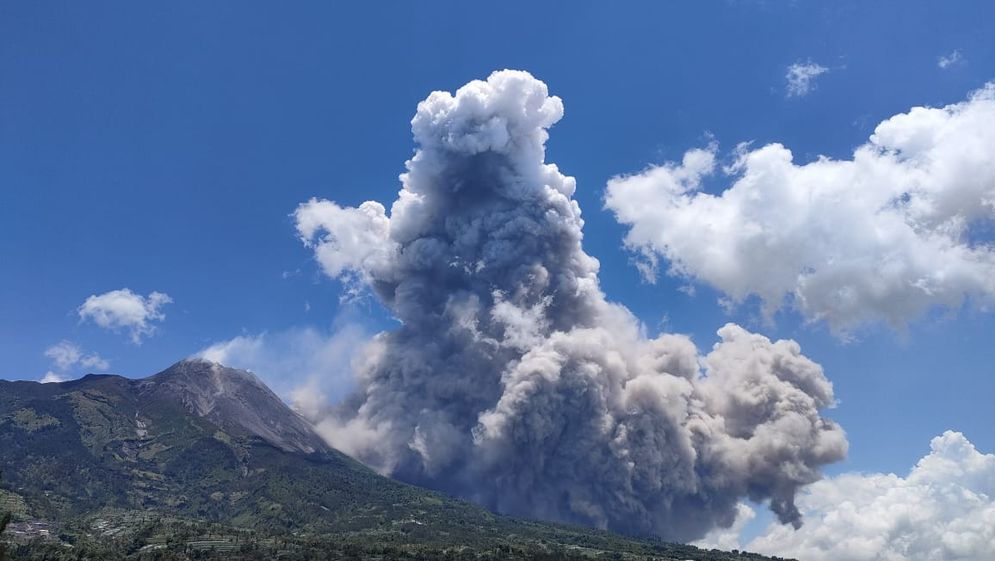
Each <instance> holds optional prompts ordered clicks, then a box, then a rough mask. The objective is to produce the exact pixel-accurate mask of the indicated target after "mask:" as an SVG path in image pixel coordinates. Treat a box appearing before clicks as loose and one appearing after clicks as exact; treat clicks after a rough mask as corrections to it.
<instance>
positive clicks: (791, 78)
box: [784, 61, 829, 97]
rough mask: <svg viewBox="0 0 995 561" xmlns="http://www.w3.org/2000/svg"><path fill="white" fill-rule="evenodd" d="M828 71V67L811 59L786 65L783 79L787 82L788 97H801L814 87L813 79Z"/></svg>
mask: <svg viewBox="0 0 995 561" xmlns="http://www.w3.org/2000/svg"><path fill="white" fill-rule="evenodd" d="M826 72H829V69H828V68H826V67H825V66H822V65H821V64H816V63H814V62H812V61H808V62H796V63H794V64H792V65H791V66H789V67H788V71H787V73H786V74H785V75H784V79H785V81H786V82H787V93H788V97H803V96H806V95H808V93H809V92H811V91H812V90H814V89H815V79H816V78H818V77H819V76H821V75H823V74H825V73H826Z"/></svg>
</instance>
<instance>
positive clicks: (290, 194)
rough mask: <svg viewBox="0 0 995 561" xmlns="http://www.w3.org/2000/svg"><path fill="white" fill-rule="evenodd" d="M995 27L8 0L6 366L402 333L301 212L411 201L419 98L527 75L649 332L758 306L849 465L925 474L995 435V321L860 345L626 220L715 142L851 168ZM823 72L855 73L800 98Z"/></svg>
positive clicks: (803, 11) (761, 326)
mask: <svg viewBox="0 0 995 561" xmlns="http://www.w3.org/2000/svg"><path fill="white" fill-rule="evenodd" d="M992 21H995V6H993V5H992V4H991V3H988V2H957V3H952V2H948V3H937V2H909V3H905V2H903V3H898V2H877V3H873V4H867V3H862V2H833V3H817V2H806V1H798V2H791V3H778V2H749V1H743V2H731V1H730V2H711V3H691V2H687V3H644V4H638V5H630V6H628V7H626V8H625V9H620V8H618V6H617V5H615V4H611V3H593V2H591V3H589V2H575V3H570V4H569V6H567V5H553V4H550V5H545V6H537V5H535V4H534V3H531V2H502V3H499V4H498V5H495V4H488V5H484V4H475V3H464V2H437V3H413V2H412V3H396V4H392V3H364V4H359V3H357V4H355V5H353V6H344V5H339V4H335V5H333V4H332V3H325V2H316V3H307V4H305V3H301V4H296V5H294V6H293V7H287V6H285V5H281V6H277V5H274V4H265V3H246V2H211V3H200V2H197V3H195V2H181V3H171V4H168V5H166V4H162V5H155V6H150V5H140V4H136V3H124V2H118V3H107V2H100V3H87V4H85V5H84V4H73V3H5V4H3V5H2V6H0V269H2V274H0V355H2V356H3V357H4V358H5V360H4V361H3V365H2V367H0V377H4V378H13V379H38V378H40V377H41V376H42V375H43V374H44V373H45V372H46V371H48V370H51V369H52V360H51V359H50V358H49V357H46V356H45V350H46V349H48V348H49V347H51V346H52V345H54V344H56V343H58V342H60V341H62V340H67V341H71V342H74V343H76V344H78V345H79V346H80V347H81V348H82V349H84V350H85V351H88V352H95V353H99V355H100V356H101V357H103V358H104V359H106V360H108V361H109V362H110V363H111V366H110V371H112V372H116V373H121V374H124V375H128V376H144V375H147V374H151V373H154V372H156V371H158V370H161V369H162V368H164V367H166V366H168V365H169V364H171V363H172V362H174V361H175V360H177V359H179V358H181V357H184V356H188V355H191V354H193V353H196V352H197V351H199V350H201V349H203V348H205V347H207V346H209V345H211V344H212V343H216V342H219V341H224V340H228V339H231V338H232V337H235V336H238V335H242V334H249V335H251V334H258V333H261V332H269V333H280V332H285V331H287V330H293V329H304V328H308V327H310V328H313V329H316V330H318V331H319V332H329V331H330V330H332V329H333V322H338V323H337V324H336V328H338V327H341V325H342V323H343V322H355V323H357V324H360V325H362V326H364V327H363V329H365V330H367V331H373V330H377V329H380V328H384V327H387V326H389V325H390V320H389V319H388V318H387V317H385V314H384V313H383V311H382V310H380V309H379V308H378V307H376V306H375V305H373V304H363V305H360V306H358V307H356V309H352V310H350V311H348V314H347V319H342V318H343V317H345V316H343V315H342V314H341V313H340V310H339V307H340V304H339V301H340V296H341V289H342V286H341V285H340V284H339V283H337V282H334V281H331V280H328V279H326V278H325V277H324V276H323V275H322V274H321V273H320V270H319V268H318V267H317V265H316V264H315V263H314V259H313V256H312V253H311V252H310V251H309V250H308V249H306V248H305V247H303V246H302V245H301V243H300V242H299V241H298V240H297V239H296V234H295V230H294V222H293V218H292V217H291V213H292V212H293V211H294V209H295V208H296V207H297V205H298V204H300V203H302V202H304V201H306V200H308V199H309V198H311V197H314V196H319V197H324V198H328V199H332V200H334V201H336V202H338V203H340V204H343V205H348V206H354V205H358V204H359V203H361V202H363V201H365V200H368V199H372V200H379V201H382V202H384V203H389V202H390V201H392V200H393V199H394V198H395V194H396V192H397V190H398V188H399V183H398V180H397V176H398V174H399V173H400V172H402V171H403V163H404V161H405V160H406V159H407V158H408V157H410V155H411V154H412V149H413V144H412V140H411V132H410V124H409V122H410V119H411V117H412V115H413V114H414V110H415V106H416V104H417V103H418V102H419V101H420V100H422V99H423V98H424V97H425V96H426V95H427V94H428V93H429V92H431V91H433V90H439V89H443V90H449V91H452V90H454V89H455V88H458V87H459V86H460V85H462V84H464V83H466V82H467V81H469V80H472V79H476V78H484V77H486V76H487V75H488V74H489V73H490V72H491V71H493V70H497V69H502V68H517V69H523V70H527V71H529V72H531V73H532V74H533V75H535V76H536V77H537V78H539V79H541V80H543V81H544V82H545V83H546V84H548V85H549V88H550V91H551V93H553V94H555V95H558V96H559V97H561V98H562V99H563V101H564V105H565V108H566V112H565V116H564V118H563V119H562V121H560V122H559V123H558V124H557V125H556V126H555V127H554V128H553V129H552V131H551V138H550V141H549V143H548V152H547V161H551V162H555V163H557V165H559V167H560V169H561V170H563V172H564V173H566V174H569V175H572V176H574V177H576V179H577V183H578V191H577V194H576V199H577V201H578V202H579V204H580V205H581V208H582V209H583V211H584V219H585V221H586V225H585V241H584V244H585V249H586V250H587V252H589V253H590V254H592V255H594V256H595V257H597V258H598V259H599V260H600V261H601V281H602V284H603V288H604V290H605V292H606V293H607V295H608V297H609V298H610V299H612V300H615V301H618V302H621V303H623V304H625V305H626V306H627V307H629V308H630V309H631V310H633V312H635V313H636V315H637V316H638V317H639V318H640V319H642V321H643V322H644V323H645V324H646V326H647V328H648V329H649V331H651V332H656V331H659V330H662V329H665V330H667V331H676V332H681V333H688V334H691V335H692V336H693V337H694V339H695V340H696V341H697V342H698V344H699V346H702V347H708V346H710V345H711V344H712V343H713V342H714V341H715V335H714V332H715V330H716V329H717V328H718V327H719V326H721V325H722V324H723V323H725V322H726V321H736V322H738V323H741V324H743V325H746V326H748V327H750V328H751V329H752V330H754V331H759V332H761V333H763V334H765V335H768V336H770V337H771V338H785V337H790V338H794V339H795V340H797V341H798V342H800V343H801V345H802V349H803V351H804V352H805V354H806V355H807V356H809V357H811V358H812V359H814V360H816V361H817V362H819V363H820V364H822V365H823V367H824V368H825V370H826V373H827V375H828V377H829V378H830V379H831V380H832V381H833V383H834V384H835V387H836V396H837V398H838V399H839V400H840V404H839V406H838V407H837V408H836V409H835V410H833V411H831V412H830V416H831V417H832V418H833V419H835V420H837V421H838V422H840V424H841V425H842V426H843V427H844V429H845V430H846V431H847V434H848V437H849V440H850V455H849V458H848V459H847V460H846V461H845V462H843V463H841V464H837V465H835V466H831V467H829V468H828V472H829V473H838V472H840V471H850V470H864V471H883V472H887V471H898V472H904V471H906V470H907V469H908V468H909V466H911V465H913V464H914V463H915V461H916V460H917V459H918V458H919V457H921V456H922V455H923V454H924V453H925V452H926V451H927V450H928V447H927V445H928V442H929V439H930V438H932V437H934V436H936V435H938V434H941V433H942V432H943V431H944V430H947V429H954V430H958V431H962V432H963V433H964V434H965V435H966V436H967V437H968V438H970V440H971V441H972V442H973V443H974V444H975V445H976V446H977V447H978V448H979V449H981V450H993V449H995V433H993V432H992V431H991V426H992V425H993V423H995V409H993V408H992V407H991V398H992V395H995V376H993V374H995V371H993V367H992V364H995V345H992V344H991V334H992V333H993V332H995V315H993V314H991V313H986V312H985V311H983V310H978V309H973V308H970V307H965V308H964V309H961V310H954V311H947V312H937V313H931V314H929V315H928V316H927V317H925V318H921V319H918V320H916V321H914V322H913V323H912V324H911V326H910V328H909V330H908V332H907V333H896V332H895V331H893V330H891V329H889V328H887V327H884V326H880V325H878V326H872V327H869V328H866V329H863V330H861V331H860V332H859V333H858V335H857V337H856V339H855V340H854V341H850V342H843V341H841V340H839V339H838V338H836V337H834V336H833V335H832V334H831V333H830V332H829V330H828V329H827V328H826V327H825V325H823V324H820V323H815V324H806V323H805V322H804V320H803V319H802V318H801V317H800V316H799V314H797V313H795V312H792V311H782V312H779V313H778V314H777V316H776V317H775V320H774V322H773V323H764V322H763V321H761V320H759V319H758V314H757V309H756V306H755V305H750V304H747V305H744V306H741V307H739V308H737V309H736V310H734V311H732V312H728V311H726V310H724V309H723V308H722V307H721V306H719V305H718V304H717V300H718V299H719V297H720V296H721V294H720V293H719V292H717V291H716V290H714V289H712V288H709V287H708V286H707V284H705V283H699V284H698V285H697V290H696V294H695V295H694V296H693V297H691V296H688V295H686V294H684V293H682V292H680V291H678V290H677V289H678V288H679V287H680V286H682V285H684V284H686V283H687V281H686V280H681V279H673V278H669V277H667V276H665V275H661V276H660V279H659V281H658V282H657V283H656V284H649V283H646V282H644V281H643V280H642V279H641V278H640V275H639V272H638V271H637V269H636V268H635V267H634V266H633V264H632V258H633V254H632V253H631V252H628V251H626V250H624V249H623V246H622V244H623V238H624V236H625V233H626V228H625V227H623V226H621V225H619V224H618V223H617V222H616V220H615V218H614V217H613V215H612V213H611V212H609V211H608V210H606V209H605V208H604V197H605V185H606V182H607V181H608V180H609V179H610V178H611V177H613V176H615V175H617V174H621V173H635V172H638V171H640V170H642V169H644V168H645V167H646V166H647V165H649V164H654V163H662V162H664V161H671V160H679V159H680V158H681V156H682V154H683V153H684V152H685V150H688V149H690V148H695V147H703V146H707V145H708V144H709V143H710V142H717V143H718V146H719V151H720V153H725V154H726V155H727V156H728V154H729V153H731V151H732V149H733V148H734V147H735V145H736V144H737V143H739V142H742V141H753V142H754V145H756V146H760V145H764V144H767V143H769V142H781V143H783V144H785V145H786V146H789V147H790V148H791V149H792V151H793V152H794V154H795V158H796V162H800V163H803V162H807V161H811V160H813V159H815V158H816V157H817V156H818V155H828V156H832V157H837V158H847V157H849V155H850V153H851V151H852V150H853V149H854V147H856V146H858V145H860V144H862V143H864V142H866V140H867V138H868V136H869V135H870V133H871V132H872V131H873V128H874V126H875V125H876V124H877V123H879V122H880V121H882V120H884V119H887V118H888V117H890V116H892V115H894V114H897V113H901V112H904V111H907V110H908V109H909V108H911V107H913V106H918V105H931V106H942V105H946V104H950V103H956V102H959V101H962V100H964V99H965V98H966V96H967V95H968V93H969V92H971V91H973V90H976V89H978V88H980V87H982V86H983V85H984V84H985V83H986V82H987V81H989V80H992V79H995V42H993V41H992V40H991V35H992V24H991V22H992ZM955 51H956V52H957V53H959V58H960V60H959V61H957V62H955V63H953V64H950V65H949V66H947V67H946V68H941V67H940V66H939V65H938V59H939V57H942V56H950V55H951V54H952V53H954V52H955ZM799 62H801V63H806V62H812V63H817V64H819V65H822V66H823V67H825V68H826V69H827V70H828V71H827V72H826V73H824V74H822V75H820V76H817V77H816V78H815V79H814V81H813V83H814V84H815V87H814V88H813V89H812V90H811V91H810V92H808V93H807V94H806V95H804V96H796V97H788V96H787V95H786V89H785V88H786V84H785V73H786V70H787V68H788V67H789V66H790V65H792V64H794V63H799ZM708 188H710V186H708V185H706V189H708ZM125 287H127V288H129V289H131V290H133V291H134V292H135V293H138V294H141V295H148V294H149V293H151V292H153V291H160V292H163V293H167V294H168V295H169V296H170V297H171V299H172V300H173V302H172V303H170V304H165V305H164V306H163V307H162V312H163V313H164V314H165V320H162V321H155V322H154V325H155V326H156V329H155V332H154V333H152V334H151V335H148V336H144V337H142V338H141V344H140V345H136V344H134V343H133V342H132V341H131V340H130V338H129V336H128V332H127V330H123V331H122V330H117V331H115V330H107V329H101V328H100V327H99V326H98V325H95V324H94V322H91V321H86V322H84V321H81V319H80V316H79V314H78V309H79V307H80V306H81V305H82V304H83V302H84V301H85V300H86V299H87V297H89V296H91V295H97V294H101V293H106V292H108V291H111V290H116V289H121V288H125ZM336 318H338V319H336ZM70 370H71V371H70V372H67V375H78V374H80V373H82V369H81V368H79V367H76V368H75V370H73V369H72V368H70Z"/></svg>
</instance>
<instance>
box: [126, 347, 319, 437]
mask: <svg viewBox="0 0 995 561" xmlns="http://www.w3.org/2000/svg"><path fill="white" fill-rule="evenodd" d="M139 384H140V390H141V391H142V393H148V394H151V393H154V394H157V395H161V396H163V395H164V394H167V395H170V394H171V395H172V397H174V398H176V399H179V400H180V401H181V402H182V403H183V404H184V406H186V408H187V410H188V411H190V412H191V413H193V414H195V415H197V416H199V417H203V418H206V419H207V420H209V421H210V422H212V423H213V424H215V425H217V426H218V427H219V428H221V429H222V430H224V431H225V432H228V433H230V434H233V435H246V434H247V435H254V436H258V437H260V438H262V439H263V440H265V441H266V442H268V443H270V444H272V445H273V446H276V447H277V448H280V449H281V450H284V451H288V452H303V453H305V454H311V453H315V452H328V451H330V450H331V449H330V448H329V446H328V445H327V444H325V442H324V441H323V440H322V439H321V437H319V436H318V435H317V434H316V433H315V432H314V429H313V428H312V427H311V424H310V423H309V422H307V421H306V420H305V419H304V418H302V417H301V416H300V415H298V414H297V413H295V412H294V411H293V410H292V409H290V408H289V407H287V405H286V404H285V403H284V402H283V401H282V400H281V399H280V398H279V397H278V396H277V395H276V394H274V393H273V392H272V390H270V389H269V388H268V387H267V386H266V384H264V383H263V382H262V380H260V379H259V378H257V377H256V375H255V374H252V373H251V372H248V371H246V370H237V369H234V368H228V367H226V366H224V365H221V364H217V363H214V362H210V361H207V360H203V359H186V360H182V361H180V362H177V363H176V364H174V365H172V366H170V367H169V368H167V369H166V370H163V371H162V372H160V373H158V374H156V375H154V376H151V377H149V378H146V379H144V380H142V381H141V382H139Z"/></svg>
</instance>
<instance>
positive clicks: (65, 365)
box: [40, 340, 110, 384]
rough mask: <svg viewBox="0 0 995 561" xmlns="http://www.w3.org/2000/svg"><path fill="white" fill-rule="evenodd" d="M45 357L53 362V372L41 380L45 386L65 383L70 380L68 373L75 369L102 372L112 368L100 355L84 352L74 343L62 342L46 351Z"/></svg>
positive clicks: (47, 373) (49, 372)
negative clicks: (52, 383)
mask: <svg viewBox="0 0 995 561" xmlns="http://www.w3.org/2000/svg"><path fill="white" fill-rule="evenodd" d="M45 356H46V357H48V358H49V359H50V360H51V361H52V370H49V371H48V372H46V373H45V375H44V376H43V377H42V378H41V380H40V382H42V383H43V384H45V383H50V382H64V381H66V380H67V379H69V376H68V375H67V372H68V371H69V370H72V369H75V368H82V369H85V370H89V371H93V370H96V371H101V370H107V369H108V368H110V362H108V361H107V360H106V359H105V358H103V357H101V356H100V355H99V354H97V353H94V352H86V351H84V350H83V349H82V348H81V347H80V346H79V345H78V344H76V343H73V342H72V341H66V340H62V341H59V342H58V343H56V344H54V345H52V346H51V347H49V348H47V349H45Z"/></svg>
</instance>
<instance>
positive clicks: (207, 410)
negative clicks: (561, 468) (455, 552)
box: [0, 359, 760, 561]
mask: <svg viewBox="0 0 995 561" xmlns="http://www.w3.org/2000/svg"><path fill="white" fill-rule="evenodd" d="M315 439H319V440H320V437H318V436H317V434H316V433H315V432H314V430H313V428H311V426H310V424H308V423H307V422H306V421H305V420H304V419H303V418H302V417H301V416H300V415H298V414H297V413H295V412H293V411H292V410H291V409H290V408H289V407H288V406H287V405H286V404H285V403H284V402H283V401H282V400H280V399H279V397H278V396H276V394H274V393H273V392H272V391H271V390H270V389H269V388H268V387H267V386H266V385H265V384H264V383H263V382H262V381H261V380H260V379H259V378H258V377H257V376H255V375H254V374H251V373H249V372H246V371H239V370H235V369H231V368H227V367H225V366H223V365H219V364H216V363H211V362H208V361H204V360H199V359H194V360H183V361H180V362H177V363H176V364H174V365H172V366H170V367H169V368H167V369H165V370H163V371H162V372H160V373H157V374H155V375H152V376H150V377H147V378H141V379H132V378H126V377H123V376H118V375H88V376H84V377H83V378H80V379H78V380H72V381H67V382H62V383H54V384H39V383H35V382H5V381H0V465H3V466H4V481H3V489H4V490H0V494H2V496H0V505H2V504H4V502H3V501H4V500H5V499H3V497H7V499H9V500H7V502H8V503H10V504H16V505H19V506H18V513H17V515H16V516H17V518H18V521H19V522H20V523H27V522H32V521H33V522H35V523H38V524H40V525H39V526H37V527H39V528H51V529H52V530H51V534H52V535H61V536H65V539H63V538H58V539H52V538H51V536H49V538H48V541H45V540H42V539H41V537H40V536H35V537H36V538H37V539H38V540H41V541H34V542H31V543H33V544H34V547H35V548H36V550H37V551H42V550H43V549H37V548H40V547H42V545H44V544H48V546H50V547H51V548H55V549H53V550H52V551H60V550H59V549H58V548H59V547H64V546H66V545H67V544H68V545H73V544H74V543H75V544H77V547H83V545H82V544H91V546H87V547H94V548H99V547H104V546H105V545H106V544H102V541H103V538H101V536H102V535H103V534H102V532H105V530H106V527H107V526H108V525H111V527H114V528H117V529H118V530H119V533H120V536H122V538H121V539H124V540H125V541H124V542H121V543H126V544H133V545H136V544H137V545H138V547H137V549H134V551H132V552H131V553H130V554H128V555H132V554H137V553H138V552H139V551H141V548H145V547H149V546H156V547H158V545H160V542H162V543H163V544H166V545H167V546H168V547H175V548H176V550H177V551H185V550H186V549H188V548H189V547H190V543H194V542H193V541H189V540H188V541H187V542H183V544H180V543H179V542H176V540H177V539H179V538H177V536H178V535H179V536H182V535H185V534H183V532H188V531H189V530H183V531H180V530H175V528H176V527H178V526H177V525H179V527H187V526H183V525H184V524H186V525H190V524H194V525H195V527H202V526H203V525H210V527H211V528H213V529H211V530H209V531H208V534H211V533H212V532H213V533H216V534H219V535H225V536H228V538H226V539H229V538H230V539H234V540H235V541H236V542H237V541H238V539H239V536H240V535H241V534H240V533H239V532H242V531H244V530H238V529H239V528H242V529H251V531H252V534H253V535H257V536H283V537H282V538H280V539H283V540H284V542H281V543H284V546H281V547H291V546H287V545H286V543H297V545H294V546H293V547H295V548H298V549H299V550H300V551H305V550H306V548H307V547H310V546H308V545H306V544H310V543H326V542H327V543H326V545H324V546H321V547H325V548H328V547H331V548H335V547H340V546H341V544H342V543H349V544H358V545H356V547H359V548H360V550H362V551H366V552H367V553H369V552H370V551H372V550H371V549H370V547H374V546H373V545H371V544H381V545H382V544H392V545H391V547H397V548H400V550H401V551H413V550H418V551H421V552H425V551H440V552H442V551H448V550H451V549H452V548H467V547H469V548H470V550H471V551H477V552H480V553H481V554H482V553H483V552H485V551H490V549H489V548H509V549H508V551H511V550H512V549H515V548H520V549H521V548H526V549H529V548H531V549H529V551H532V550H534V551H533V553H528V554H527V553H524V552H525V549H521V552H520V553H521V555H520V556H519V554H518V553H516V554H515V556H510V555H511V554H506V555H505V556H504V557H501V558H522V559H532V558H540V557H536V555H538V553H536V552H542V551H547V552H548V551H554V550H556V551H559V549H557V548H561V549H562V548H582V549H583V550H584V551H588V552H598V555H600V554H602V553H604V554H607V553H613V554H614V553H618V554H619V555H622V558H632V559H636V558H638V559H645V558H647V557H648V558H652V559H678V558H679V559H699V560H702V561H704V560H715V559H723V558H724V557H721V556H719V555H720V554H719V553H718V552H705V551H703V550H698V549H697V548H693V547H690V546H680V545H675V544H665V543H663V542H660V541H658V540H653V539H639V538H627V537H623V536H618V535H615V534H610V533H608V532H602V531H598V530H590V529H583V528H578V527H571V526H565V525H557V524H546V523H541V522H532V521H526V520H517V519H513V518H509V517H505V516H500V515H496V514H493V513H491V512H489V511H487V510H486V509H484V508H482V507H480V506H477V505H474V504H471V503H468V502H466V501H462V500H459V499H455V498H452V497H449V496H447V495H444V494H441V493H437V492H433V491H428V490H425V489H421V488H417V487H414V486H411V485H408V484H405V483H401V482H398V481H394V480H392V479H389V478H385V477H383V476H380V475H378V474H376V473H375V472H373V471H372V470H370V469H369V468H367V467H365V466H363V465H361V464H360V463H359V462H357V461H355V460H353V459H352V458H349V457H348V456H346V455H345V454H342V453H341V452H339V451H337V450H335V449H333V448H331V447H330V446H328V445H327V444H325V443H324V442H323V441H320V442H318V441H316V440H315ZM150 516H155V517H157V519H158V520H160V521H162V520H167V521H170V522H168V523H166V522H160V523H159V525H160V526H162V528H174V529H173V530H169V531H168V532H167V533H166V534H163V532H165V531H166V530H162V529H157V528H158V526H154V525H153V526H149V525H148V524H146V525H144V526H143V525H141V524H137V523H134V521H135V520H146V519H147V518H148V517H150ZM198 524H199V525H200V526H197V525H198ZM96 528H104V530H98V529H96ZM288 536H293V537H292V538H290V537H288ZM125 538H126V539H125ZM117 539H118V538H115V540H117ZM266 539H276V538H275V537H273V538H266ZM288 539H289V540H291V542H286V540H288ZM115 540H110V543H114V544H116V543H119V542H118V541H115ZM150 540H151V541H150ZM170 540H173V541H170ZM293 540H297V542H294V541H293ZM301 540H303V541H301ZM322 540H325V541H324V542H323V541H322ZM328 540H331V542H328ZM174 542H175V543H174ZM60 544H61V545H60ZM335 544H338V545H335ZM48 546H46V547H48ZM115 547H118V546H115ZM120 547H124V548H125V549H127V548H126V547H125V545H121V546H120ZM128 547H130V546H128ZM350 547H351V546H350ZM378 547H379V545H378ZM364 548H365V549H364ZM432 548H435V549H432ZM319 549H320V548H319ZM115 551H116V550H115ZM295 551H296V550H295ZM515 551H518V549H515ZM21 553H24V552H21ZM102 555H103V556H102V557H99V558H108V559H112V558H117V557H114V556H113V555H112V554H111V553H106V552H105V553H104V554H102ZM128 555H123V556H122V557H120V558H122V559H123V558H127V557H128ZM364 555H366V554H364ZM440 555H441V553H440ZM368 556H369V557H377V558H384V557H383V555H379V556H378V555H373V554H372V553H369V555H368ZM26 558H30V557H26ZM177 558H179V559H184V558H185V557H177ZM246 558H250V557H246ZM301 558H302V559H310V558H313V557H311V556H307V555H305V556H304V557H301ZM361 558H363V557H362V556H361ZM554 558H568V557H554ZM757 558H758V559H759V558H760V557H757Z"/></svg>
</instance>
